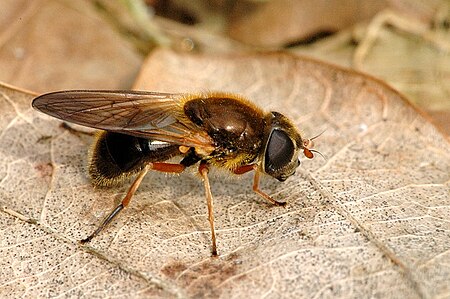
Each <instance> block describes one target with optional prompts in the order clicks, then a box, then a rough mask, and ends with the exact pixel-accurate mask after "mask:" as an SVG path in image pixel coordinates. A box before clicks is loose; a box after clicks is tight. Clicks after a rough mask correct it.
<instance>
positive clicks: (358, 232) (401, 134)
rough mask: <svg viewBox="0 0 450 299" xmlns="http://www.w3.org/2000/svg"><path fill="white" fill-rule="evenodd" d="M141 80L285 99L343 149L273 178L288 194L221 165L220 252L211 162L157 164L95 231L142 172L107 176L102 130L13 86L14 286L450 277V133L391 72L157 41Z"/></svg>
mask: <svg viewBox="0 0 450 299" xmlns="http://www.w3.org/2000/svg"><path fill="white" fill-rule="evenodd" d="M136 87H137V88H145V89H149V90H158V91H182V92H186V91H192V90H196V91H198V90H223V91H231V92H239V93H242V94H244V95H246V96H247V97H249V98H250V99H252V100H253V101H254V102H255V103H257V104H259V105H260V106H262V107H264V108H265V109H267V110H270V109H274V110H278V111H281V112H285V113H286V114H287V115H289V116H290V117H291V118H292V119H293V120H294V122H295V123H296V124H297V125H298V126H299V127H300V128H301V129H302V131H303V132H304V134H305V135H307V136H312V135H314V134H317V133H320V132H321V131H322V130H323V129H325V128H326V129H327V130H326V131H325V133H324V134H323V135H322V136H321V137H320V138H319V140H317V149H319V150H320V151H321V152H322V153H324V154H325V155H326V156H327V157H328V160H327V161H323V160H321V159H320V158H317V159H314V160H312V161H303V164H302V166H301V167H300V168H299V171H298V173H297V175H295V176H293V177H291V178H290V179H288V180H287V181H286V182H285V183H279V182H277V181H274V180H272V179H270V178H265V179H264V181H263V186H262V187H263V190H265V191H267V192H268V193H269V194H271V195H273V196H274V197H275V198H277V199H279V198H283V199H285V200H287V202H288V205H287V207H286V208H279V207H273V206H270V205H268V204H266V203H265V202H263V201H262V200H261V199H260V198H258V197H257V196H256V195H255V194H254V193H253V192H252V190H251V174H247V175H243V176H242V177H241V178H237V179H229V178H227V177H226V176H225V177H224V176H213V177H212V178H211V183H212V192H213V194H214V197H215V217H216V229H217V238H218V250H219V254H220V257H219V258H211V257H210V232H209V224H208V220H207V209H206V204H205V198H204V190H203V188H202V184H201V182H200V180H199V179H198V178H197V177H196V175H195V173H196V171H195V169H193V170H192V171H191V173H189V172H187V173H185V174H182V175H180V176H167V175H164V174H160V173H151V174H150V175H148V176H147V177H146V179H145V180H144V183H143V185H141V187H140V189H139V191H138V192H137V194H136V196H135V198H134V199H133V201H132V203H131V205H130V206H129V207H128V208H127V209H126V210H125V211H124V212H123V213H122V214H121V215H120V216H119V217H118V218H117V219H116V220H115V221H114V222H113V223H112V224H111V225H110V226H109V227H108V228H107V229H106V230H105V231H103V232H102V234H100V235H99V236H98V237H97V238H96V239H94V240H93V241H92V243H91V244H90V246H91V247H80V246H79V245H78V244H77V243H76V240H79V239H81V238H82V237H85V236H86V235H87V234H88V233H90V232H91V231H92V230H93V229H94V228H95V227H96V226H97V225H98V224H99V221H100V220H101V219H102V218H103V217H104V216H105V215H106V214H107V213H108V212H109V211H110V210H111V209H112V208H113V206H114V203H115V202H117V201H119V200H120V199H121V197H122V196H123V194H124V191H125V190H126V189H127V188H128V186H123V187H121V188H117V189H106V190H104V189H93V188H92V186H91V185H90V183H89V180H88V179H87V177H86V175H85V172H84V170H85V165H86V154H87V151H88V147H89V143H90V142H91V138H90V137H80V136H76V135H74V134H72V133H70V132H68V131H67V130H64V129H62V128H60V127H59V124H60V122H59V121H57V120H55V119H51V118H49V117H46V116H45V115H42V114H39V113H38V112H36V111H32V110H31V108H30V106H29V105H30V101H31V98H32V96H30V95H27V94H24V93H20V92H15V91H11V90H10V89H8V88H2V94H1V95H2V97H1V98H0V109H1V111H4V115H5V117H4V118H2V122H1V123H0V130H1V132H0V137H1V142H0V145H1V148H0V161H1V163H0V165H2V169H1V170H0V175H1V181H0V182H1V183H0V192H1V196H0V204H1V205H2V206H4V207H6V208H7V209H4V211H3V213H0V216H1V218H0V219H1V225H2V226H1V227H0V230H1V231H2V234H3V235H4V236H5V237H4V238H2V247H1V249H0V254H1V256H3V257H4V258H3V259H2V267H1V270H0V271H2V272H1V277H2V278H1V279H2V281H1V283H0V296H6V295H10V296H12V295H11V294H13V296H14V297H18V296H29V297H37V296H43V297H46V296H50V295H55V296H56V295H61V297H69V296H81V295H83V296H85V297H89V298H91V297H112V296H119V297H122V296H128V297H129V296H131V297H150V296H156V297H157V296H165V297H169V296H175V297H197V298H198V297H223V298H229V297H236V298H237V297H240V298H242V297H247V298H261V297H283V296H290V297H295V298H299V297H333V298H336V297H345V298H349V297H353V298H361V297H367V296H376V297H392V295H393V294H395V296H398V297H407V298H420V297H422V298H423V297H426V298H431V297H439V296H440V297H445V296H446V294H448V293H449V288H448V277H449V275H450V267H449V263H448V261H449V258H450V257H449V252H450V251H449V248H450V245H449V244H450V242H449V241H450V240H449V239H450V236H449V234H448V232H449V231H450V226H449V223H448V221H447V220H448V219H449V216H450V215H449V214H450V209H449V207H450V198H449V186H448V183H449V173H450V156H449V153H450V145H449V141H448V140H447V139H445V138H444V137H443V136H442V135H441V134H440V133H439V132H438V131H437V130H436V129H435V128H434V127H433V126H432V125H430V124H429V123H428V122H427V120H426V119H424V118H423V117H422V116H421V115H420V114H418V113H417V112H416V111H415V110H414V109H412V108H411V107H410V106H409V105H408V104H407V103H406V102H405V101H404V100H403V99H402V98H401V96H399V95H398V94H397V93H396V92H395V91H393V90H392V89H390V88H389V87H387V86H386V85H384V84H382V83H380V82H378V81H376V80H374V79H371V78H368V77H365V76H362V75H359V74H356V73H354V72H351V71H345V70H342V69H339V68H336V67H332V66H330V65H327V64H323V63H319V62H316V61H312V60H308V59H302V58H295V57H293V56H289V55H282V54H273V55H248V56H237V55H235V56H219V57H217V56H215V57H212V56H211V57H210V56H188V55H177V54H174V53H172V52H169V51H157V52H155V53H154V54H153V55H151V56H150V57H149V59H148V60H147V61H146V64H145V66H144V69H143V71H142V73H141V76H140V78H139V80H138V82H137V84H136ZM25 220H27V221H25ZM94 253H95V254H94ZM111 283H113V284H112V285H111ZM50 290H51V292H52V293H49V292H50ZM125 294H126V295H125Z"/></svg>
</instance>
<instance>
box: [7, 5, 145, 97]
mask: <svg viewBox="0 0 450 299" xmlns="http://www.w3.org/2000/svg"><path fill="white" fill-rule="evenodd" d="M3 2H5V3H3ZM2 12H4V13H5V14H4V16H3V17H2V18H0V46H1V48H0V65H1V66H2V67H1V68H0V80H2V81H3V82H8V83H9V84H14V85H16V86H21V87H23V88H27V89H29V90H34V91H39V92H45V91H50V90H55V89H64V88H66V89H68V88H84V89H86V88H103V89H107V88H111V89H112V88H115V89H118V88H125V87H129V86H130V85H131V82H132V80H133V78H134V76H135V74H136V72H137V70H138V68H139V66H140V63H141V57H139V55H137V54H136V53H135V52H134V49H133V48H132V45H130V44H129V43H127V42H126V41H125V39H123V38H121V36H120V35H119V34H118V33H117V32H115V31H114V30H112V28H111V26H110V25H109V24H108V23H107V22H106V21H105V20H104V19H102V18H100V16H99V15H98V13H96V12H95V11H94V5H93V3H91V1H86V0H84V1H40V0H17V1H16V0H13V1H2Z"/></svg>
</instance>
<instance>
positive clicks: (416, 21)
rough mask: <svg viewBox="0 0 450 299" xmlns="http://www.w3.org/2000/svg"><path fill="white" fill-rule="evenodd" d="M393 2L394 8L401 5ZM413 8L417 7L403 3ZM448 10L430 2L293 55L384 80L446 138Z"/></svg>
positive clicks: (449, 52)
mask: <svg viewBox="0 0 450 299" xmlns="http://www.w3.org/2000/svg"><path fill="white" fill-rule="evenodd" d="M392 2H396V1H392ZM397 2H398V3H396V4H397V6H399V5H400V1H397ZM412 3H416V2H408V4H409V5H411V4H412ZM433 4H434V5H433ZM438 4H440V6H439V5H438ZM396 8H397V9H400V8H401V7H396ZM409 8H410V9H411V7H409ZM419 8H420V10H419ZM436 8H440V9H439V10H437V9H436ZM449 8H450V6H448V5H447V6H446V5H445V1H432V2H427V3H426V4H425V3H422V5H420V4H419V5H417V6H416V10H415V11H409V14H407V11H406V7H405V8H403V11H402V12H403V14H398V13H395V12H394V11H383V12H381V13H380V14H378V15H377V16H376V17H375V18H374V19H373V20H372V21H371V22H370V23H369V24H368V25H364V26H362V25H360V26H357V27H356V28H352V29H349V30H345V31H342V32H340V33H338V34H336V35H334V36H331V37H329V38H326V39H323V40H322V41H319V42H316V43H314V44H311V45H306V46H299V47H295V48H293V49H292V51H293V52H295V53H297V54H303V55H309V56H313V57H316V58H318V59H321V60H324V61H329V62H332V63H336V64H339V65H342V66H346V67H353V68H359V69H360V70H362V71H364V72H366V73H369V74H371V75H374V76H376V77H377V78H381V79H383V80H385V81H386V82H388V83H389V84H390V85H392V86H394V87H395V88H396V89H398V90H399V91H400V92H402V93H403V94H405V95H406V96H407V98H408V100H410V101H411V102H412V103H414V104H415V105H417V106H419V107H421V108H422V109H424V110H425V111H426V112H427V113H428V114H430V115H431V116H432V117H433V121H434V122H435V123H436V124H438V125H439V126H440V127H442V128H443V130H444V131H445V132H446V133H447V135H448V134H449V133H450V122H449V121H448V119H449V117H450V101H449V98H448V95H449V92H450V80H449V78H450V72H449V70H450V32H449V31H448V30H446V29H445V25H444V24H445V19H448V18H449V17H450V10H449ZM414 12H415V14H414ZM368 36H370V37H368ZM355 41H356V42H355ZM360 47H362V48H364V49H360ZM361 50H362V51H361ZM361 54H363V55H361ZM355 64H356V65H355Z"/></svg>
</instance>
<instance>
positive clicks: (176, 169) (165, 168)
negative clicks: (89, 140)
mask: <svg viewBox="0 0 450 299" xmlns="http://www.w3.org/2000/svg"><path fill="white" fill-rule="evenodd" d="M184 169H185V166H184V165H182V164H172V163H159V162H158V163H148V164H146V165H145V167H144V169H142V170H141V172H139V175H138V176H137V178H136V179H135V180H134V182H133V184H131V187H130V188H129V189H128V192H127V195H125V197H124V198H123V199H122V202H121V203H120V204H119V205H118V206H117V207H116V208H115V209H114V210H112V211H111V213H109V215H108V216H107V217H106V218H105V219H104V220H103V222H102V224H100V226H99V227H98V228H97V229H96V230H95V231H94V232H93V233H92V234H90V235H89V236H88V237H87V238H85V239H83V240H81V241H80V242H81V243H82V244H85V243H88V242H89V241H91V240H92V239H93V238H94V237H95V236H97V235H98V234H99V233H100V232H101V231H102V230H103V229H104V228H105V227H106V226H107V225H108V224H109V223H110V222H111V221H112V220H113V219H114V217H116V216H117V215H118V214H119V213H120V211H122V210H123V209H124V208H125V207H126V206H128V204H129V203H130V201H131V198H132V197H133V195H134V193H135V192H136V190H137V189H138V188H139V185H140V184H141V182H142V180H143V179H144V177H145V175H146V174H147V172H148V171H149V170H156V171H161V172H168V173H180V172H182V171H183V170H184Z"/></svg>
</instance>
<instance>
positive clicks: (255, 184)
mask: <svg viewBox="0 0 450 299" xmlns="http://www.w3.org/2000/svg"><path fill="white" fill-rule="evenodd" d="M254 170H255V175H254V177H253V191H254V192H255V193H256V194H258V195H259V196H261V197H262V198H264V199H265V200H267V201H268V202H270V203H271V204H273V205H276V206H279V207H284V206H285V205H286V202H285V201H276V200H275V199H273V198H272V197H271V196H270V195H268V194H267V193H265V192H263V191H261V189H259V178H260V172H259V170H258V169H257V167H254Z"/></svg>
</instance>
